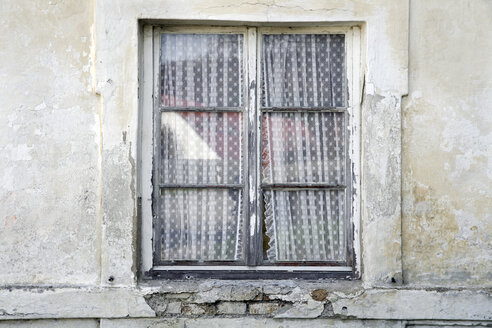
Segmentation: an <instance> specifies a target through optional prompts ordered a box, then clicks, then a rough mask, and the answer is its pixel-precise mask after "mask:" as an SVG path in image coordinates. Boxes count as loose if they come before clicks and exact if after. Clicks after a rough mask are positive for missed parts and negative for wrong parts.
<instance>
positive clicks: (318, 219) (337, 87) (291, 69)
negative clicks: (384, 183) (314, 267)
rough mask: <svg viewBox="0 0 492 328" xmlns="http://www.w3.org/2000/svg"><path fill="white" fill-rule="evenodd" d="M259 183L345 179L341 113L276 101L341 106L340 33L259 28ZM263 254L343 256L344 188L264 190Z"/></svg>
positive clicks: (320, 257)
mask: <svg viewBox="0 0 492 328" xmlns="http://www.w3.org/2000/svg"><path fill="white" fill-rule="evenodd" d="M262 76H263V79H262V80H263V84H262V104H263V106H264V107H274V108H279V109H280V110H279V111H275V112H267V113H264V114H263V118H262V150H263V153H262V181H263V183H265V184H289V183H296V184H310V183H311V184H312V183H317V184H323V185H329V186H343V185H344V184H345V161H346V158H345V114H344V113H343V112H312V111H310V112H303V111H302V110H301V111H296V112H282V111H281V109H282V108H290V107H295V108H313V107H314V108H316V107H324V108H333V107H343V106H345V101H346V100H345V91H344V89H345V50H344V36H343V35H307V34H306V35H294V34H291V35H265V36H264V37H263V56H262ZM263 195H264V202H265V226H266V227H265V229H266V234H265V238H266V239H267V240H268V249H267V250H266V257H267V260H268V261H271V262H276V261H343V260H345V245H346V236H345V228H346V227H345V214H344V212H345V190H344V189H343V188H341V189H336V190H330V189H321V190H320V189H297V190H296V189H293V188H291V189H289V190H275V189H273V190H265V191H264V194H263Z"/></svg>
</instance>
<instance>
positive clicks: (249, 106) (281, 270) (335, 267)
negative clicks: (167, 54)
mask: <svg viewBox="0 0 492 328" xmlns="http://www.w3.org/2000/svg"><path fill="white" fill-rule="evenodd" d="M163 32H165V33H200V34H205V33H211V34H213V33H243V42H244V45H243V51H244V52H243V53H244V57H243V58H244V59H243V72H244V74H243V88H244V89H243V95H244V96H245V99H243V106H242V109H240V110H238V109H237V108H236V109H230V108H225V109H217V108H206V109H203V108H197V109H196V111H212V112H215V111H222V112H224V111H225V112H227V111H234V112H238V111H242V112H243V123H244V124H243V129H244V130H243V136H244V149H245V151H244V163H243V165H244V168H245V170H244V172H245V173H244V174H245V176H244V179H243V181H244V187H243V195H244V201H243V216H244V220H243V221H244V223H245V225H244V227H243V229H244V230H243V232H244V234H245V236H248V238H245V239H246V240H245V249H246V250H247V251H245V252H244V253H245V254H244V257H245V258H244V260H245V261H244V262H243V263H241V262H233V263H227V262H223V261H220V262H218V261H217V262H201V263H197V262H194V263H191V262H190V263H187V262H181V263H176V264H169V265H156V263H154V256H153V250H154V246H153V240H154V229H153V225H154V221H155V220H156V219H157V218H156V216H155V215H154V213H153V204H156V203H155V202H156V200H155V199H154V198H153V196H152V195H153V194H155V193H157V192H159V190H160V187H161V186H160V185H159V184H158V182H157V180H156V176H157V174H155V172H154V170H155V169H156V168H157V166H156V165H155V167H153V163H154V162H158V160H156V158H155V155H154V154H158V153H159V152H158V151H157V147H158V145H157V143H155V142H154V140H155V138H156V134H155V133H154V130H155V127H156V126H159V124H160V120H159V118H160V113H161V111H162V110H163V109H162V108H161V107H160V100H159V99H160V97H158V96H157V95H159V94H160V93H159V79H158V71H159V69H158V67H159V64H160V63H159V60H160V51H161V47H160V35H161V33H163ZM285 33H286V34H344V35H345V45H346V47H345V51H346V53H345V60H346V63H345V64H346V78H347V88H346V89H347V94H346V99H347V103H346V106H345V107H344V108H316V109H308V111H310V110H311V111H312V110H316V111H320V110H321V111H327V112H333V111H336V112H344V113H345V124H346V129H347V130H346V131H347V133H346V134H345V135H346V145H347V147H346V159H347V163H346V184H347V192H346V210H345V218H344V219H345V220H346V228H347V229H346V233H347V258H348V260H347V262H344V263H339V262H338V263H337V262H317V263H316V262H309V263H303V262H289V263H279V264H275V265H271V264H269V265H261V257H262V252H263V248H262V215H263V214H262V213H263V208H262V207H263V202H262V185H261V181H260V173H259V172H261V161H260V154H261V138H260V137H259V136H261V126H260V124H261V116H262V113H264V112H271V111H276V109H275V108H262V107H261V87H260V86H261V60H260V58H261V57H260V56H261V45H262V38H261V35H263V34H285ZM360 47H361V37H360V29H359V27H358V26H341V27H334V26H316V27H294V28H290V27H287V26H286V27H262V26H255V27H238V26H233V27H222V26H221V27H217V26H188V27H187V26H172V27H163V26H152V25H145V26H144V27H143V49H142V53H143V64H142V65H143V67H142V72H143V74H142V78H143V80H142V81H141V86H142V87H141V89H140V96H141V97H142V100H141V106H142V113H141V120H140V126H139V129H140V135H141V137H140V139H141V144H140V147H141V150H142V164H141V168H142V169H141V172H140V178H141V184H142V198H141V202H140V203H141V204H140V205H141V227H140V228H141V243H140V244H141V272H142V277H143V278H144V279H145V278H149V279H153V278H162V279H192V278H219V279H292V278H302V279H320V278H342V279H358V278H360V272H361V269H360V263H361V260H360V198H361V197H360V144H361V141H360V97H361V90H360V87H359V83H356V82H358V81H359V80H360V74H361V48H360ZM149 109H153V110H149ZM171 110H175V109H171ZM179 110H182V109H179ZM292 110H296V111H297V110H298V109H292ZM305 110H306V109H303V111H305ZM283 111H285V109H283ZM158 114H159V115H158ZM149 126H150V127H152V128H151V129H149ZM248 167H249V168H250V170H249V171H248V170H247V168H248ZM251 168H255V169H254V170H253V169H251ZM303 186H304V185H303ZM179 187H181V186H179ZM263 187H265V186H263ZM270 187H272V186H270ZM273 187H294V188H296V187H295V186H273ZM304 187H305V186H304ZM317 187H318V188H319V187H322V188H326V186H316V185H314V184H313V185H311V186H310V188H317Z"/></svg>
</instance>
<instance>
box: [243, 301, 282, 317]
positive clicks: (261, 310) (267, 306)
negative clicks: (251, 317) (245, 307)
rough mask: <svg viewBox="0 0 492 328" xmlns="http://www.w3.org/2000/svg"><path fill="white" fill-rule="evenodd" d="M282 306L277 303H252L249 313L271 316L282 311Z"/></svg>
mask: <svg viewBox="0 0 492 328" xmlns="http://www.w3.org/2000/svg"><path fill="white" fill-rule="evenodd" d="M281 307H282V305H281V304H280V303H276V302H259V303H251V304H250V305H249V313H250V314H271V313H273V312H275V311H277V310H278V309H280V308H281Z"/></svg>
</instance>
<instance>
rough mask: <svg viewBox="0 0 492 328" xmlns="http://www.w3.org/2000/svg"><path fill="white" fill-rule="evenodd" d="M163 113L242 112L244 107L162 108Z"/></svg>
mask: <svg viewBox="0 0 492 328" xmlns="http://www.w3.org/2000/svg"><path fill="white" fill-rule="evenodd" d="M160 110H161V112H233V113H236V112H242V111H244V108H242V107H161V108H160Z"/></svg>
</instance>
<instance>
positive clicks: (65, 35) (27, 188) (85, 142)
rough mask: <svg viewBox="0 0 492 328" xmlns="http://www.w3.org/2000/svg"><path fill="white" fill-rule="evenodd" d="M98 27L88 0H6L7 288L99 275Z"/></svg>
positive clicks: (1, 169) (2, 131)
mask: <svg viewBox="0 0 492 328" xmlns="http://www.w3.org/2000/svg"><path fill="white" fill-rule="evenodd" d="M92 24H93V14H92V4H91V3H90V2H89V1H1V3H0V26H1V30H2V33H1V34H0V63H1V64H0V81H1V82H0V88H1V92H0V115H1V117H2V118H3V119H2V122H3V124H2V125H1V128H0V149H1V152H0V226H1V229H0V264H1V267H2V269H1V270H0V282H1V284H3V285H10V284H29V285H30V284H50V283H51V284H53V283H55V284H95V283H97V282H98V280H99V267H100V266H99V256H98V249H99V235H100V234H99V232H98V231H99V229H100V223H99V216H98V209H99V189H100V186H99V175H100V173H99V172H100V168H99V166H100V165H99V159H100V157H99V123H98V117H97V110H98V109H97V102H96V96H95V94H94V92H93V91H92V88H91V83H92V77H91V71H90V69H91V63H90V61H91V56H90V53H91V26H92ZM0 307H1V306H0Z"/></svg>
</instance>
